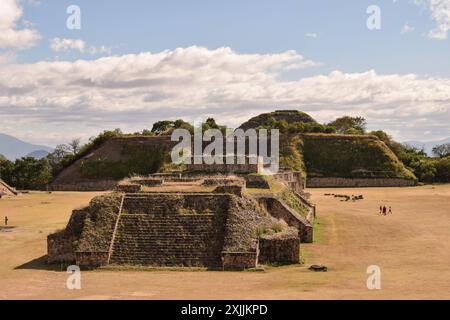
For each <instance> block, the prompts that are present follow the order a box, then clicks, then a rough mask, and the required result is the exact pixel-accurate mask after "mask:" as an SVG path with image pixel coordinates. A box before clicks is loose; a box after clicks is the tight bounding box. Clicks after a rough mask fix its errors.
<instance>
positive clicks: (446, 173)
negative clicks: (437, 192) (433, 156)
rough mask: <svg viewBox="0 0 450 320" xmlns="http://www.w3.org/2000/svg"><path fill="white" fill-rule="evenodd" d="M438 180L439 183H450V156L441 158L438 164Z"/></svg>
mask: <svg viewBox="0 0 450 320" xmlns="http://www.w3.org/2000/svg"><path fill="white" fill-rule="evenodd" d="M436 170H437V172H436V180H437V181H439V182H450V156H449V157H446V158H441V159H439V160H438V161H437V163H436Z"/></svg>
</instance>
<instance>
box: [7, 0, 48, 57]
mask: <svg viewBox="0 0 450 320" xmlns="http://www.w3.org/2000/svg"><path fill="white" fill-rule="evenodd" d="M22 15H23V11H22V8H21V7H20V6H19V4H18V1H17V0H2V2H1V10H0V48H1V49H24V48H28V47H31V46H33V45H34V44H35V43H36V42H37V41H38V40H39V39H40V35H39V33H38V32H37V31H36V30H34V29H32V28H29V27H25V28H24V29H21V30H18V29H17V22H18V21H19V20H20V18H21V17H22Z"/></svg>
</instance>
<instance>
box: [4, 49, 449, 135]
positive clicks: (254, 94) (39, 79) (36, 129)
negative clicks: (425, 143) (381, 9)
mask: <svg viewBox="0 0 450 320" xmlns="http://www.w3.org/2000/svg"><path fill="white" fill-rule="evenodd" d="M315 65H316V63H315V62H314V61H312V60H309V59H307V58H305V57H303V56H302V55H300V54H299V53H297V52H295V51H286V52H282V53H277V54H240V53H237V52H235V51H233V50H231V49H230V48H219V49H215V50H208V49H206V48H202V47H189V48H179V49H175V50H166V51H163V52H159V53H150V52H145V53H140V54H128V55H123V56H110V57H103V58H100V59H96V60H89V61H88V60H77V61H74V62H66V61H55V62H38V63H34V64H10V65H7V66H4V67H2V72H1V73H0V115H1V118H0V119H1V120H0V124H1V125H2V126H3V128H8V126H13V124H14V128H12V129H15V130H17V129H16V128H17V125H20V124H22V123H26V128H28V129H30V128H32V129H33V135H34V137H35V138H36V139H37V138H40V139H43V140H44V141H43V142H47V140H46V139H50V138H49V137H54V139H55V141H56V140H57V139H60V138H61V137H63V136H64V137H72V136H80V132H82V133H83V134H84V135H86V136H91V135H94V134H96V133H98V132H99V131H100V130H103V129H106V128H109V129H112V128H115V127H121V128H123V129H124V130H128V131H133V130H139V129H142V128H145V127H147V128H148V127H150V126H151V123H152V122H153V121H155V120H159V119H164V118H170V119H176V118H185V119H186V120H193V119H197V118H198V117H206V116H214V117H217V118H218V119H220V121H222V122H226V123H227V124H228V125H230V126H236V125H239V124H240V123H241V122H243V121H244V120H246V119H248V117H250V116H253V115H256V114H258V113H261V112H265V111H270V110H274V109H287V108H292V109H299V110H303V111H306V112H309V113H311V114H312V115H313V116H315V117H316V118H317V119H318V120H319V121H323V122H325V121H330V120H332V119H333V118H335V117H337V116H340V115H344V114H351V115H362V116H365V117H367V119H368V120H369V123H370V124H372V125H373V126H374V127H377V128H384V129H388V131H389V132H391V133H395V134H396V137H397V138H400V139H408V140H410V139H416V138H417V137H422V136H423V135H422V132H424V131H425V129H426V130H431V129H432V130H431V131H434V132H440V134H444V135H450V132H449V131H448V130H449V129H448V120H449V119H450V79H446V78H444V79H439V78H419V77H418V76H416V75H413V74H408V75H398V74H391V75H380V74H377V73H376V72H375V71H367V72H362V73H345V72H342V71H334V72H331V73H329V74H326V75H317V76H310V77H304V78H299V79H296V80H284V78H283V73H284V72H286V71H290V70H292V69H303V68H311V67H313V66H315ZM419 118H421V119H428V120H427V122H412V120H417V119H419ZM406 124H408V125H409V124H413V126H409V127H408V126H406ZM65 140H67V138H66V139H65ZM63 141H64V140H63ZM57 142H62V141H60V140H58V141H57ZM48 143H51V142H48Z"/></svg>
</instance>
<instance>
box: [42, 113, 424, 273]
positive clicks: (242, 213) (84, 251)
mask: <svg viewBox="0 0 450 320" xmlns="http://www.w3.org/2000/svg"><path fill="white" fill-rule="evenodd" d="M280 120H281V121H284V122H285V123H288V122H289V121H290V122H289V123H292V121H297V122H294V124H293V125H294V127H292V128H294V129H295V128H297V127H299V128H302V126H304V125H310V126H311V125H312V126H314V125H317V123H316V122H315V120H314V119H312V118H311V117H310V116H308V115H306V114H304V113H301V112H297V111H276V112H273V113H270V114H262V115H260V116H257V117H255V118H252V119H250V120H249V121H248V122H246V123H244V124H243V125H242V126H241V128H243V129H248V128H256V127H258V128H259V127H261V126H262V127H267V126H268V125H270V124H271V123H273V122H274V121H280ZM295 126H297V127H295ZM176 143H177V142H176V141H173V140H172V139H171V137H170V135H169V134H161V135H155V136H142V135H141V136H140V135H128V136H127V135H122V136H114V137H109V138H108V139H104V140H102V141H101V142H100V143H96V144H92V145H91V146H90V147H89V148H87V149H85V150H84V151H83V153H81V154H80V155H78V156H77V157H75V158H74V159H73V161H72V162H70V163H69V164H68V165H67V166H66V167H64V168H63V169H62V170H61V172H59V174H58V175H57V176H56V178H55V179H54V180H53V181H52V183H51V184H50V186H49V189H50V190H54V191H109V193H107V194H105V195H103V196H100V197H96V198H94V199H92V201H91V203H90V204H89V206H87V207H85V208H83V209H77V210H74V211H73V213H72V216H71V218H70V220H69V222H68V224H67V227H66V228H65V229H64V230H61V231H58V232H56V233H54V234H51V235H49V236H48V262H49V263H67V264H70V263H76V264H78V265H80V266H84V267H101V266H152V267H203V268H212V269H246V268H254V267H256V266H258V264H267V263H270V264H283V263H299V262H300V245H301V243H310V242H312V241H313V238H314V234H313V233H314V230H313V225H314V219H315V216H316V208H315V206H314V205H313V204H312V203H311V202H310V201H309V198H308V194H307V193H305V192H304V188H305V186H307V187H312V188H313V187H336V186H337V187H339V186H349V187H358V186H361V187H372V186H377V187H383V186H413V185H415V184H416V183H417V179H416V177H415V176H414V174H413V173H412V172H411V171H410V170H409V169H407V168H406V167H405V166H404V165H403V163H402V162H401V161H400V160H399V159H398V158H397V156H396V155H395V154H394V153H393V152H392V150H390V149H389V147H388V146H387V145H386V144H385V143H384V142H383V141H381V140H380V139H379V138H378V137H377V136H373V135H367V134H366V135H363V134H351V135H350V134H328V133H324V132H319V133H314V132H300V133H296V132H294V133H290V132H289V130H288V131H287V132H285V133H283V134H281V135H280V141H279V150H280V154H279V164H280V170H279V171H278V172H277V173H275V174H272V175H262V174H260V169H261V167H262V166H263V165H262V163H260V162H259V161H257V162H256V163H255V162H251V161H249V159H251V157H253V156H254V155H253V154H247V155H246V160H245V161H244V163H241V164H237V163H232V164H229V163H223V164H213V165H210V164H204V163H194V162H192V164H187V165H186V164H183V165H176V166H174V164H173V163H171V161H170V150H171V149H172V148H173V147H174V145H175V144H176ZM228 156H229V155H228V154H227V157H228ZM231 156H234V155H233V154H231Z"/></svg>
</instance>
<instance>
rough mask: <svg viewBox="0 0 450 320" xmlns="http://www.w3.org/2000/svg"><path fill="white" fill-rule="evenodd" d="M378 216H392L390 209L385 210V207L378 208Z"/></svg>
mask: <svg viewBox="0 0 450 320" xmlns="http://www.w3.org/2000/svg"><path fill="white" fill-rule="evenodd" d="M380 214H381V215H383V216H386V215H388V214H392V208H391V207H389V208H386V206H380Z"/></svg>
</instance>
